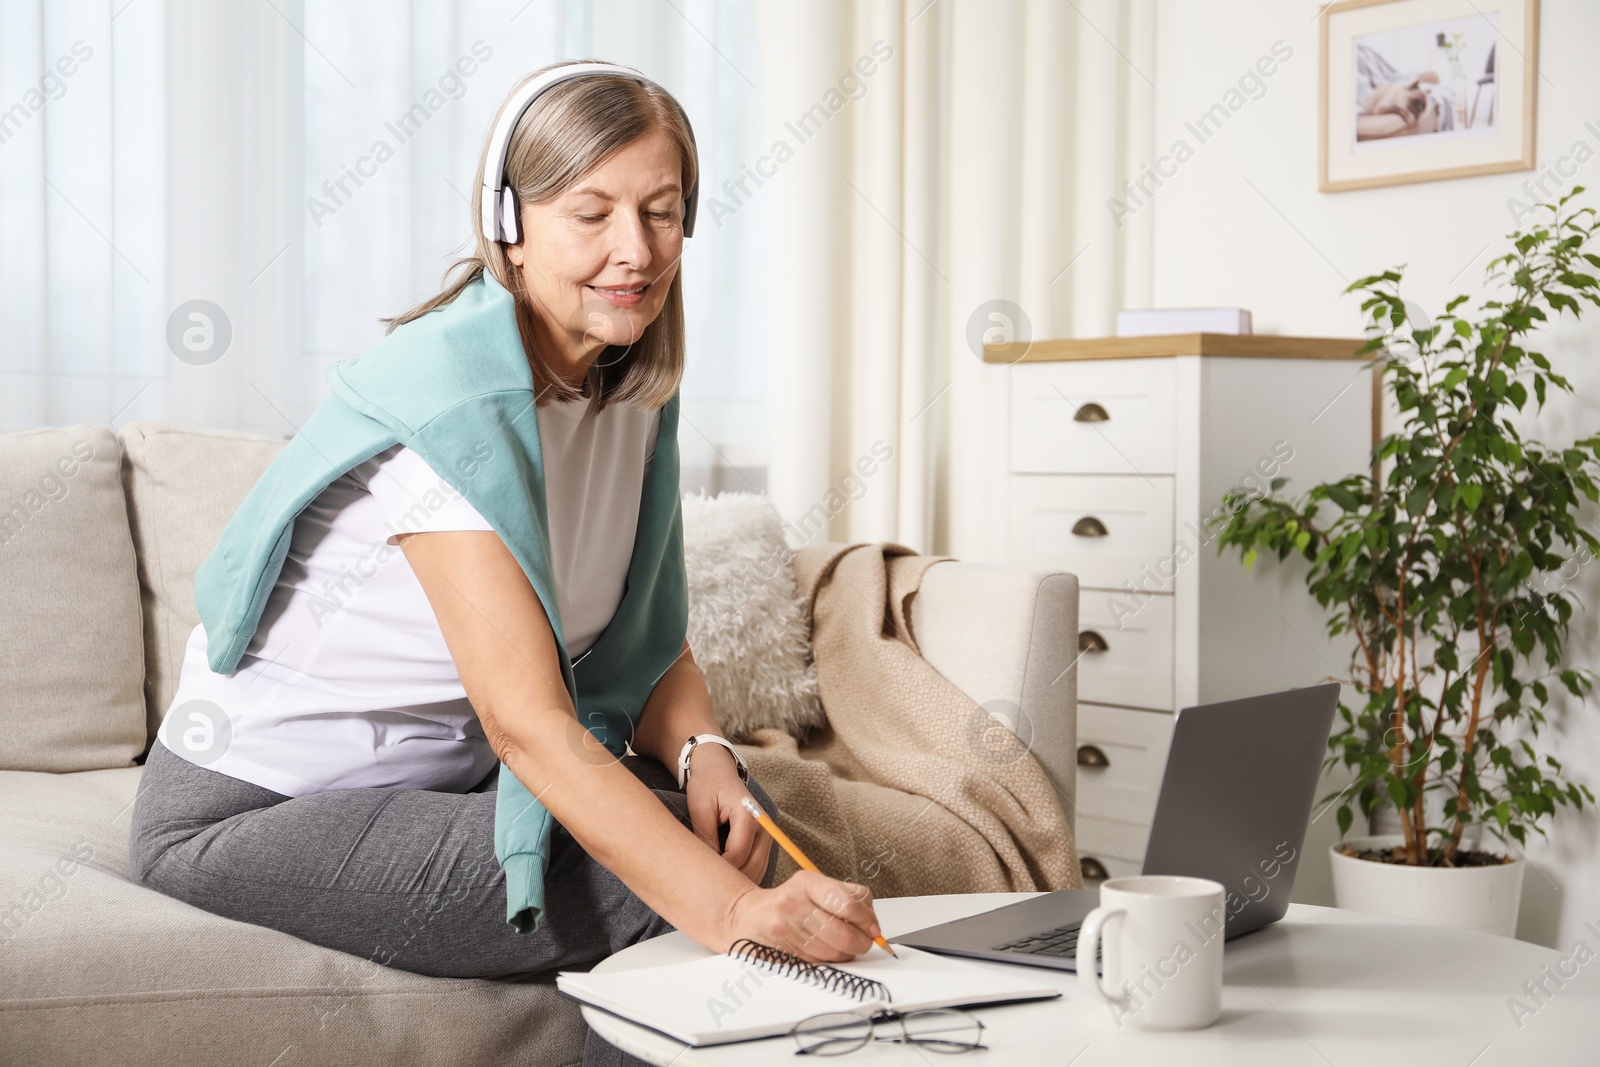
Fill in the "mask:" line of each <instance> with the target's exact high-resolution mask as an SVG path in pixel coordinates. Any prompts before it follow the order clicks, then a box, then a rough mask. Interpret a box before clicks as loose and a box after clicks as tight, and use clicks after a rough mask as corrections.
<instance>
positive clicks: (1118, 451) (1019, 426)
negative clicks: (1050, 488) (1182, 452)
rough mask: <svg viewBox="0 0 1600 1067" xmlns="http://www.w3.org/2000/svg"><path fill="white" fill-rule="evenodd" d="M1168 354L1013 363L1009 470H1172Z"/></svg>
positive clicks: (1172, 373) (1173, 375)
mask: <svg viewBox="0 0 1600 1067" xmlns="http://www.w3.org/2000/svg"><path fill="white" fill-rule="evenodd" d="M1176 383H1177V366H1176V362H1175V361H1174V360H1171V359H1106V360H1088V361H1084V360H1077V361H1064V362H1060V363H1022V364H1018V365H1017V366H1014V367H1012V368H1011V470H1012V471H1014V472H1016V473H1031V474H1134V475H1151V474H1174V473H1176V467H1175V465H1174V462H1175V458H1176V454H1177V446H1176V443H1175V441H1176V427H1175V425H1174V416H1175V413H1176V398H1177V385H1176Z"/></svg>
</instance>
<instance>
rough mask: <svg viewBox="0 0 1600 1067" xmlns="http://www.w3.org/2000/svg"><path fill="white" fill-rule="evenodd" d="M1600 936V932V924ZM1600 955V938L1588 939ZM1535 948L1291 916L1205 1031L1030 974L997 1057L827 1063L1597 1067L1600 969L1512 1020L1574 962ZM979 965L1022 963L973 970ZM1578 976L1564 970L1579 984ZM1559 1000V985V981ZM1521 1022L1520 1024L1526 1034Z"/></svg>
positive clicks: (996, 1029)
mask: <svg viewBox="0 0 1600 1067" xmlns="http://www.w3.org/2000/svg"><path fill="white" fill-rule="evenodd" d="M1033 895H1034V894H1031V893H979V894H971V895H965V896H945V897H900V898H891V899H887V900H880V901H878V902H877V912H878V919H879V921H880V922H881V923H882V924H883V930H884V933H885V935H886V936H888V937H891V938H892V937H894V936H895V935H896V934H900V933H906V932H909V931H911V930H919V929H921V928H922V927H924V926H930V925H932V924H934V923H941V922H947V921H949V920H951V919H956V918H960V917H961V916H963V915H972V914H976V913H977V912H980V911H986V910H988V909H990V908H995V907H999V906H1000V905H1002V904H1010V903H1013V902H1014V901H1018V900H1023V899H1026V898H1027V897H1029V896H1033ZM1597 925H1600V924H1597ZM1588 940H1589V942H1590V944H1589V947H1590V948H1591V949H1595V950H1597V951H1600V938H1589V939H1588ZM1571 952H1572V946H1566V947H1565V948H1564V949H1563V950H1562V951H1559V952H1558V951H1555V950H1552V949H1548V948H1543V947H1541V946H1538V945H1532V944H1528V943H1527V942H1524V941H1514V940H1512V939H1510V938H1503V937H1492V936H1490V935H1488V934H1477V933H1471V932H1468V931H1464V930H1456V929H1452V928H1449V927H1442V926H1431V925H1425V924H1422V923H1414V922H1409V921H1407V920H1404V919H1391V918H1388V917H1385V916H1379V915H1365V914H1361V913H1358V912H1348V911H1338V910H1336V909H1333V908H1316V907H1311V906H1309V905H1303V904H1292V905H1290V907H1289V914H1288V916H1287V917H1285V919H1284V920H1283V921H1282V922H1279V923H1277V924H1275V925H1273V926H1270V927H1268V928H1267V929H1265V930H1262V931H1259V932H1257V933H1254V934H1250V935H1248V936H1247V937H1243V938H1240V939H1239V940H1237V941H1230V942H1229V943H1228V946H1227V950H1226V964H1225V974H1224V982H1225V988H1224V990H1223V995H1222V1018H1221V1019H1220V1020H1219V1021H1218V1022H1217V1023H1216V1024H1215V1025H1213V1026H1211V1027H1210V1028H1208V1029H1205V1030H1198V1031H1192V1032H1188V1033H1179V1034H1158V1033H1141V1032H1138V1031H1135V1030H1131V1029H1121V1030H1119V1029H1118V1028H1117V1026H1116V1024H1115V1023H1114V1022H1113V1021H1112V1019H1111V1016H1110V1014H1109V1013H1108V1011H1107V1010H1106V1009H1105V1008H1103V1007H1101V1006H1099V1005H1096V1004H1093V1003H1091V1002H1090V1001H1088V1000H1087V999H1086V998H1085V996H1084V995H1083V993H1082V992H1080V991H1079V989H1078V986H1077V981H1078V979H1077V976H1076V975H1074V974H1071V973H1068V972H1063V971H1049V970H1045V969H1043V968H1033V967H1028V968H1024V970H1026V971H1027V972H1028V974H1029V975H1030V976H1031V977H1034V978H1037V979H1039V980H1040V981H1044V982H1050V981H1054V982H1055V983H1056V984H1058V985H1059V986H1060V988H1061V991H1062V994H1063V995H1062V996H1061V997H1060V998H1058V999H1054V1000H1046V1001H1035V1002H1033V1003H1022V1004H1007V1005H1001V1006H997V1007H990V1008H978V1009H974V1014H976V1015H978V1016H980V1017H981V1018H982V1019H983V1021H984V1024H985V1029H984V1043H985V1044H986V1045H988V1046H989V1048H988V1050H987V1051H975V1052H971V1053H967V1054H964V1055H958V1056H937V1057H933V1056H927V1055H924V1054H922V1053H921V1052H920V1051H918V1050H915V1049H910V1048H901V1047H897V1046H895V1045H893V1044H890V1043H888V1042H882V1041H879V1042H873V1043H872V1044H871V1045H869V1046H867V1047H866V1048H863V1049H861V1050H860V1051H859V1052H854V1053H851V1054H849V1055H848V1056H845V1057H841V1058H838V1059H835V1060H829V1061H828V1062H830V1063H831V1062H837V1063H840V1064H841V1065H843V1064H845V1063H867V1062H872V1063H882V1062H893V1063H905V1064H921V1065H925V1064H927V1063H928V1062H929V1061H930V1060H933V1059H937V1061H938V1062H939V1063H941V1064H949V1065H950V1067H957V1065H958V1064H971V1065H972V1067H978V1065H979V1064H986V1065H989V1067H996V1065H1000V1064H1005V1065H1011V1064H1017V1065H1027V1067H1035V1065H1039V1067H1046V1065H1048V1067H1098V1065H1100V1064H1116V1065H1118V1067H1138V1065H1140V1064H1160V1065H1162V1067H1173V1065H1181V1067H1205V1065H1213V1064H1214V1065H1217V1067H1246V1065H1249V1064H1272V1065H1274V1067H1294V1065H1298V1064H1306V1065H1308V1067H1345V1065H1346V1064H1349V1065H1352V1067H1354V1065H1358V1064H1359V1065H1362V1067H1366V1065H1371V1064H1403V1065H1404V1067H1429V1065H1434V1064H1437V1065H1439V1067H1491V1065H1499V1064H1518V1065H1534V1067H1568V1065H1580V1064H1597V1063H1600V958H1595V959H1592V960H1591V961H1590V962H1589V963H1587V964H1586V965H1582V966H1578V967H1577V976H1576V977H1575V978H1572V979H1568V980H1566V985H1565V987H1564V988H1562V989H1560V990H1557V991H1556V992H1555V995H1554V996H1553V997H1550V998H1548V999H1547V1000H1545V1003H1544V1004H1543V1006H1542V1007H1539V1008H1538V1010H1537V1011H1536V1012H1535V1013H1534V1014H1531V1015H1523V1016H1522V1017H1521V1018H1520V1019H1519V1020H1514V1019H1513V1016H1512V1012H1511V1008H1510V1006H1509V1001H1510V999H1511V998H1512V997H1518V996H1520V997H1521V1000H1522V1003H1524V1004H1526V1005H1528V1006H1530V1007H1531V1006H1534V1002H1533V1001H1530V1000H1528V999H1527V997H1526V995H1525V994H1524V993H1523V989H1522V985H1523V983H1524V982H1527V981H1535V982H1537V981H1538V980H1540V979H1541V978H1542V977H1543V976H1544V974H1545V972H1544V967H1545V966H1546V965H1547V964H1548V965H1549V966H1550V968H1551V969H1552V971H1554V970H1555V968H1556V964H1557V961H1559V960H1561V959H1563V958H1564V957H1569V956H1570V955H1571ZM705 954H706V951H705V949H703V948H701V947H700V946H699V945H697V944H695V943H694V942H693V941H690V940H689V939H688V938H687V937H685V936H684V935H683V934H681V933H671V934H667V935H665V936H663V937H658V938H653V939H652V940H650V941H645V942H643V943H641V944H638V945H634V946H632V947H630V948H628V949H625V950H624V951H622V952H619V953H617V954H616V955H615V956H612V957H611V958H610V959H608V960H605V961H604V962H602V963H600V964H599V965H597V966H596V967H595V970H596V971H597V972H599V971H611V970H625V969H628V968H632V967H648V966H653V965H656V964H663V963H676V962H680V961H683V960H691V959H698V958H700V957H702V956H704V955H705ZM969 962H972V963H973V965H974V966H979V967H1003V968H1008V969H1009V968H1012V967H1014V966H1015V965H1014V964H999V963H986V962H979V961H976V960H974V961H969ZM1573 966H1575V964H1573V963H1568V964H1567V970H1568V972H1569V973H1570V971H1571V969H1572V968H1573ZM1546 984H1547V986H1548V987H1549V988H1550V989H1555V988H1556V987H1555V984H1554V982H1553V981H1550V980H1548V979H1546ZM583 1016H584V1018H585V1019H586V1020H587V1021H588V1023H589V1025H590V1026H591V1027H593V1028H594V1029H595V1030H596V1031H597V1032H598V1033H599V1034H601V1036H603V1037H605V1038H606V1040H608V1041H610V1042H611V1043H612V1044H614V1045H616V1046H617V1047H618V1048H621V1049H624V1050H625V1051H627V1052H631V1053H633V1054H634V1055H636V1056H639V1057H641V1058H643V1059H645V1060H647V1061H649V1062H651V1063H654V1064H661V1065H671V1067H697V1065H735V1064H737V1065H739V1067H760V1065H762V1064H787V1065H790V1067H794V1065H796V1064H800V1063H806V1062H809V1059H807V1060H797V1059H796V1058H795V1056H794V1051H795V1048H794V1043H793V1042H792V1041H791V1040H790V1039H789V1038H787V1037H779V1038H771V1039H768V1040H765V1041H754V1042H750V1041H746V1042H740V1043H737V1044H731V1045H721V1046H713V1047H708V1048H699V1049H696V1048H688V1047H686V1046H685V1045H683V1044H681V1043H680V1042H677V1041H674V1040H673V1039H672V1038H670V1037H667V1036H665V1035H664V1034H660V1033H657V1032H655V1031H654V1030H649V1029H646V1028H644V1027H642V1026H637V1025H635V1024H633V1023H630V1022H627V1021H626V1020H623V1019H620V1018H618V1017H617V1016H614V1015H609V1014H607V1013H606V1012H603V1011H600V1010H598V1009H596V1008H590V1007H584V1009H583ZM1519 1023H1520V1025H1519Z"/></svg>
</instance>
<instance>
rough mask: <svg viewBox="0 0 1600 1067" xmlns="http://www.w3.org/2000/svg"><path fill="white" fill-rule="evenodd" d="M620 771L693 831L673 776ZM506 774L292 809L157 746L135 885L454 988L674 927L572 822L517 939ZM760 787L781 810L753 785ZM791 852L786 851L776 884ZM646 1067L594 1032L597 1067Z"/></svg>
mask: <svg viewBox="0 0 1600 1067" xmlns="http://www.w3.org/2000/svg"><path fill="white" fill-rule="evenodd" d="M622 763H623V765H624V766H626V767H628V768H629V769H630V770H632V771H633V773H634V774H635V775H636V776H637V777H638V778H639V779H640V780H641V781H643V782H644V784H645V785H647V786H649V787H650V788H651V790H652V791H653V792H654V793H655V794H656V796H657V797H659V798H660V800H661V802H662V803H663V804H665V805H666V806H667V807H668V808H669V809H671V810H672V812H673V813H674V814H675V815H677V816H678V819H679V821H681V822H682V823H683V824H684V825H686V826H687V825H689V824H690V823H689V807H688V801H687V799H686V798H685V796H684V794H683V793H682V792H680V791H679V789H678V786H677V782H676V781H675V780H674V779H673V776H672V774H671V773H670V772H669V771H668V770H667V769H666V768H665V767H663V766H662V765H661V764H660V763H658V762H657V761H656V760H654V759H651V758H649V757H645V756H626V757H624V758H623V760H622ZM498 776H499V767H498V765H496V768H495V770H493V771H491V772H490V773H489V775H488V776H487V777H485V778H484V780H483V781H482V782H480V783H479V784H478V785H476V786H474V787H473V789H472V790H470V791H468V792H466V793H445V792H436V791H433V790H426V789H400V788H386V789H338V790H331V791H328V792H322V793H312V794H309V795H306V796H301V797H292V798H291V797H287V796H284V795H283V794H282V793H277V792H274V791H272V790H270V789H265V788H263V787H261V786H258V785H254V784H252V783H250V782H246V781H242V780H241V779H238V778H234V777H232V776H231V775H226V774H222V773H220V772H218V771H213V770H211V769H209V768H207V767H202V766H199V765H197V764H194V763H190V762H189V761H188V760H186V759H184V758H183V757H181V756H179V755H177V754H175V753H174V752H172V751H171V750H170V749H168V748H167V747H166V746H165V745H164V744H162V743H161V742H160V741H159V740H158V741H156V742H155V743H154V744H153V745H152V746H151V748H150V756H149V758H148V759H147V760H146V762H145V770H144V775H143V778H142V779H141V781H140V787H139V790H140V791H139V796H138V799H137V800H136V802H135V803H134V808H133V817H132V826H131V828H130V830H129V841H128V853H129V859H130V863H131V865H132V870H133V877H134V880H135V881H137V882H138V883H139V884H140V885H144V886H148V887H149V888H151V889H154V890H157V891H158V892H161V893H164V894H166V895H167V896H170V897H176V898H177V899H179V900H182V901H185V902H187V903H189V904H192V905H194V906H195V907H197V908H200V909H202V910H204V911H208V912H212V913H213V914H216V915H222V916H225V917H227V918H230V919H237V920H239V921H241V922H247V923H254V924H255V925H257V926H266V927H270V928H272V929H274V930H281V931H284V932H285V933H289V934H293V935H294V936H296V937H298V938H301V939H303V940H305V941H310V942H312V943H314V944H318V945H325V946H327V947H329V948H335V949H339V950H341V951H343V952H349V953H353V954H355V955H358V956H361V957H363V958H365V959H374V960H376V961H377V962H379V963H384V964H387V965H389V966H391V967H398V968H400V969H401V970H406V971H414V972H416V973H418V974H427V975H437V976H447V977H452V978H489V977H500V976H505V975H514V974H516V975H520V974H526V973H529V972H536V971H551V972H553V971H554V970H556V969H561V968H572V969H578V970H587V969H588V968H589V967H590V966H592V965H593V964H595V963H597V962H599V961H600V960H602V959H604V958H606V957H607V956H609V955H611V954H612V953H614V952H618V951H621V950H622V949H624V948H626V947H628V946H629V945H632V944H636V943H637V942H640V941H644V940H646V939H648V938H652V937H655V936H657V935H658V934H662V933H666V932H667V931H669V930H671V929H672V926H671V925H670V924H669V923H668V922H667V921H666V920H665V919H663V918H661V917H660V916H659V915H657V914H656V913H655V912H653V911H651V910H650V908H649V907H647V906H646V905H645V904H644V903H643V902H642V901H641V900H639V898H638V897H636V896H634V894H633V892H632V891H631V890H630V889H629V888H628V887H627V886H626V885H624V884H623V883H622V881H621V879H619V878H618V877H617V876H616V875H614V874H612V873H611V872H610V871H609V870H607V869H606V868H604V867H602V866H601V865H600V864H599V863H597V862H595V860H594V859H592V858H591V857H590V856H589V854H588V853H587V852H585V851H584V850H583V848H582V847H581V846H580V845H579V844H578V843H577V841H575V840H574V839H573V837H572V835H571V834H570V833H568V832H567V830H566V828H565V827H563V826H562V825H561V824H560V823H559V822H558V823H557V824H556V825H555V830H554V833H553V834H552V835H551V839H550V862H549V867H548V868H547V869H546V873H545V914H544V915H543V916H542V917H541V919H540V922H539V928H538V929H537V930H536V931H534V932H533V933H530V934H519V933H517V932H516V931H515V930H513V929H512V928H511V926H510V924H508V923H507V922H506V889H505V873H504V871H502V870H501V868H500V864H499V861H498V860H497V859H496V858H495V854H494V813H495V792H494V790H495V787H496V785H497V784H498ZM749 788H750V792H751V793H752V795H754V796H755V798H756V800H757V801H759V802H760V804H761V805H762V806H763V807H764V808H766V809H767V810H768V811H769V812H770V811H774V810H776V809H775V807H774V805H773V803H772V798H771V797H769V796H768V795H767V793H766V791H765V790H763V789H762V788H761V787H760V786H759V785H757V784H756V782H755V781H754V780H753V779H752V780H751V782H750V786H749ZM777 856H778V850H777V848H776V847H774V848H773V849H772V852H771V856H770V858H769V859H768V862H767V871H766V875H765V877H763V879H762V882H761V884H762V885H764V886H770V885H771V884H772V875H773V871H774V869H775V868H776V866H777ZM419 919H422V920H423V921H418V920H419ZM637 1062H638V1061H637V1060H635V1059H633V1057H631V1056H625V1055H624V1054H623V1053H621V1052H619V1051H618V1050H617V1049H615V1048H613V1047H612V1046H611V1045H610V1044H609V1043H607V1042H605V1041H603V1040H601V1039H600V1038H598V1037H596V1036H595V1034H594V1033H593V1032H592V1031H591V1032H590V1033H589V1035H588V1039H587V1040H586V1043H585V1046H584V1063H585V1064H586V1065H587V1064H631V1063H637Z"/></svg>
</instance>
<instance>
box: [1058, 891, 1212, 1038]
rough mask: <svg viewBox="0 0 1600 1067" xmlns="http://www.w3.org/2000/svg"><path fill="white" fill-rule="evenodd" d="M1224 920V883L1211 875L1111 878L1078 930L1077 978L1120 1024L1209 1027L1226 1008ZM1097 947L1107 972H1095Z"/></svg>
mask: <svg viewBox="0 0 1600 1067" xmlns="http://www.w3.org/2000/svg"><path fill="white" fill-rule="evenodd" d="M1226 920H1227V911H1226V910H1225V909H1224V907H1223V889H1222V886H1221V885H1220V884H1219V883H1217V882H1213V881H1212V880H1211V879H1209V878H1187V877H1183V876H1181V875H1168V874H1154V875H1140V876H1136V877H1132V878H1113V879H1111V880H1110V881H1107V882H1105V883H1103V884H1102V885H1101V886H1100V906H1099V907H1098V908H1095V909H1094V910H1093V911H1091V912H1090V913H1089V916H1088V918H1086V919H1084V921H1083V928H1082V929H1081V930H1080V931H1079V932H1078V981H1079V983H1080V984H1081V985H1082V986H1083V988H1084V989H1085V990H1088V991H1091V992H1092V994H1093V995H1094V997H1095V998H1096V999H1099V1000H1101V1001H1104V1002H1105V1003H1106V1004H1108V1005H1109V1006H1110V1008H1111V1015H1112V1018H1113V1019H1115V1020H1116V1023H1117V1026H1119V1027H1121V1026H1122V1025H1124V1024H1127V1025H1129V1026H1133V1027H1135V1028H1137V1029H1140V1030H1198V1029H1201V1028H1202V1027H1206V1026H1210V1025H1211V1024H1212V1023H1214V1022H1216V1021H1217V1018H1218V1016H1220V1015H1221V1014H1222V941H1223V924H1224V923H1225V922H1226ZM1097 946H1099V949H1100V955H1101V957H1102V960H1101V969H1102V970H1103V971H1104V972H1105V973H1104V978H1102V977H1101V976H1100V975H1097V974H1096V973H1095V949H1096V947H1097ZM1107 987H1109V988H1107Z"/></svg>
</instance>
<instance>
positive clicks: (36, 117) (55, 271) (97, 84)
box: [0, 0, 170, 432]
mask: <svg viewBox="0 0 1600 1067" xmlns="http://www.w3.org/2000/svg"><path fill="white" fill-rule="evenodd" d="M115 7H121V5H120V4H119V5H115ZM163 26H164V19H163V9H162V5H161V4H160V3H149V2H145V3H138V4H135V5H133V6H131V7H128V8H124V9H122V10H120V11H118V10H115V8H114V7H113V5H109V4H61V3H46V2H44V0H33V2H28V0H6V2H5V3H0V317H3V321H4V322H5V331H4V340H3V341H0V432H11V431H15V430H21V429H27V428H29V427H33V426H39V425H71V424H75V423H85V422H88V423H109V422H110V421H111V419H112V418H113V417H114V416H116V417H119V422H120V421H126V419H125V412H126V410H127V409H128V408H129V404H130V401H135V400H136V398H137V400H138V401H139V402H142V401H143V400H145V399H146V398H145V397H142V396H140V395H139V394H140V392H141V390H145V391H148V390H147V389H146V387H147V385H148V384H149V383H151V382H153V381H155V380H157V379H159V377H160V375H161V373H162V368H163V367H164V365H165V362H166V360H167V359H169V358H170V357H169V356H168V354H167V352H166V348H165V343H164V341H163V339H162V336H163V329H164V322H165V318H166V312H165V305H166V292H165V275H166V263H165V233H164V229H163V227H164V219H165V212H164V176H165V160H164V157H163V151H162V148H163V130H164V125H165V114H164V111H163V99H164V87H163V77H164V61H163V57H164V54H165V47H164V41H163V36H162V34H163Z"/></svg>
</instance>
